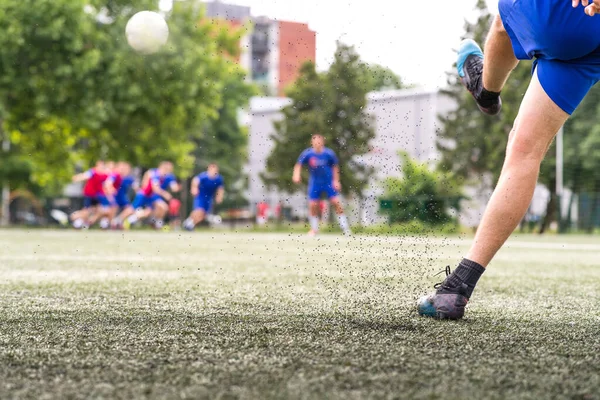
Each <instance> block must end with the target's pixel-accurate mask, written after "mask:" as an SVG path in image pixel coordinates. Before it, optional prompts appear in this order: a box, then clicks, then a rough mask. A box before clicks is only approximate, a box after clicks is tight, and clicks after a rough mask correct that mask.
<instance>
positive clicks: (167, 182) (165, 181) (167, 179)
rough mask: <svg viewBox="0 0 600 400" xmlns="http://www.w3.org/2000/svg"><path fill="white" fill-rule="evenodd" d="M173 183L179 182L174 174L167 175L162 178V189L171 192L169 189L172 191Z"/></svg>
mask: <svg viewBox="0 0 600 400" xmlns="http://www.w3.org/2000/svg"><path fill="white" fill-rule="evenodd" d="M173 182H177V179H175V175H173V174H168V175H165V176H163V177H162V178H160V188H161V189H162V190H169V189H171V183H173Z"/></svg>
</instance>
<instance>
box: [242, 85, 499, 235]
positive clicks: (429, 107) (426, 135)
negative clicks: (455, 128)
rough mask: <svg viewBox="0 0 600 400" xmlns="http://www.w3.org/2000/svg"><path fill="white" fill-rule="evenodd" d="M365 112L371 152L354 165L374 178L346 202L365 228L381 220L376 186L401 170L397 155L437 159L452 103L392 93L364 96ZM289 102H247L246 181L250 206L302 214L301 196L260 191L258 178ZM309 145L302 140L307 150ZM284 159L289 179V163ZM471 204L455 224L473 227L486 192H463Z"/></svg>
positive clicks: (433, 93)
mask: <svg viewBox="0 0 600 400" xmlns="http://www.w3.org/2000/svg"><path fill="white" fill-rule="evenodd" d="M367 100H368V102H367V112H368V113H369V114H370V115H372V116H373V121H374V124H375V126H374V128H375V133H376V135H375V138H374V139H373V140H372V142H371V145H372V147H371V151H370V152H369V153H367V154H366V155H364V156H362V157H361V158H360V159H359V161H361V162H364V163H365V164H367V165H370V166H373V167H374V168H375V175H374V177H373V180H372V183H371V184H370V185H369V188H368V189H367V190H366V191H365V193H364V194H365V199H364V201H363V202H362V203H359V202H358V201H350V202H348V208H349V210H348V214H349V216H350V218H351V219H352V220H353V222H354V223H357V222H361V223H363V224H365V225H370V224H375V223H382V222H385V218H384V217H383V216H381V215H379V213H378V209H379V202H378V197H379V196H380V195H381V194H382V188H381V186H380V184H379V183H380V182H381V181H382V180H383V179H385V178H386V177H389V176H400V174H401V166H400V159H399V156H398V152H399V151H400V150H402V151H406V152H407V153H408V154H409V155H410V156H411V157H412V158H414V159H417V160H419V161H421V162H426V163H431V164H432V166H433V165H434V164H435V163H436V161H437V160H438V156H439V153H438V151H437V146H436V142H437V138H438V130H439V128H440V122H439V115H443V114H444V113H447V112H448V111H449V110H450V109H451V108H452V107H453V102H452V100H451V99H450V98H448V97H446V96H444V95H443V94H442V93H441V92H440V91H438V90H420V89H408V90H392V91H383V92H373V93H370V94H368V99H367ZM288 104H290V100H289V99H287V98H273V97H271V98H264V97H262V98H261V97H256V98H253V99H252V101H251V104H250V118H249V120H248V121H249V123H248V124H249V128H250V137H249V143H248V154H249V159H248V165H247V167H246V172H247V174H248V178H249V189H248V199H249V200H250V202H251V203H252V204H253V205H254V204H257V203H258V202H260V201H266V202H268V203H271V204H276V203H279V202H281V203H283V205H284V207H287V208H288V209H289V212H291V213H292V214H294V215H297V216H299V217H300V218H304V217H306V215H307V200H306V196H305V195H304V193H296V194H293V195H291V196H290V195H287V194H283V193H278V192H277V191H272V190H269V189H268V188H266V187H265V186H264V184H263V182H262V179H261V174H262V173H263V172H264V171H265V166H266V159H267V157H268V155H269V153H270V152H271V149H272V148H273V142H272V140H271V135H273V134H275V130H274V127H273V122H275V121H278V120H280V119H281V117H282V116H281V112H280V111H281V109H282V108H283V107H285V106H286V105H288ZM308 145H309V141H308V138H307V146H308ZM294 161H295V160H290V179H291V170H292V164H293V163H294ZM468 194H469V195H470V196H471V197H472V200H470V201H469V202H466V203H465V204H463V210H464V212H463V213H462V214H461V222H462V223H463V224H464V225H467V226H475V225H476V224H477V223H478V222H479V219H480V215H481V213H482V212H483V207H484V205H485V204H486V203H487V200H488V198H489V195H490V193H478V192H476V191H472V192H469V193H468Z"/></svg>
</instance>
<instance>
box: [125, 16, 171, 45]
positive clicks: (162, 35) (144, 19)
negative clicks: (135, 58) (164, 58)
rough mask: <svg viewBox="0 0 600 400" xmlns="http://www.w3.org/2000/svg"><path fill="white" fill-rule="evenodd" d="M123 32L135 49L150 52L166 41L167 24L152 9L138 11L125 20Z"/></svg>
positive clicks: (167, 35)
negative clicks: (125, 24)
mask: <svg viewBox="0 0 600 400" xmlns="http://www.w3.org/2000/svg"><path fill="white" fill-rule="evenodd" d="M125 34H126V35H127V42H128V43H129V45H130V46H131V47H133V48H134V49H135V51H137V52H140V53H142V54H151V53H155V52H157V51H158V50H159V49H160V48H161V47H162V46H163V45H164V44H165V43H167V39H168V38H169V26H168V25H167V22H166V21H165V19H164V18H163V17H162V15H160V14H158V13H156V12H154V11H140V12H138V13H136V14H134V15H133V16H132V17H131V18H130V19H129V21H127V26H126V27H125Z"/></svg>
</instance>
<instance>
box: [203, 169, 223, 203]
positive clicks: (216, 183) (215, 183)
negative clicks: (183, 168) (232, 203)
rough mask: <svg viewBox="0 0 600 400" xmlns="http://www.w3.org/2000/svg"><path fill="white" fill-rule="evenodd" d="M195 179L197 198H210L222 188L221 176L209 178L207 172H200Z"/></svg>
mask: <svg viewBox="0 0 600 400" xmlns="http://www.w3.org/2000/svg"><path fill="white" fill-rule="evenodd" d="M197 178H198V191H199V194H198V196H199V197H204V198H212V197H213V196H214V195H215V193H217V190H219V188H222V187H223V177H222V176H221V175H217V176H215V177H214V178H211V177H210V176H208V173H207V172H202V173H201V174H198V176H197Z"/></svg>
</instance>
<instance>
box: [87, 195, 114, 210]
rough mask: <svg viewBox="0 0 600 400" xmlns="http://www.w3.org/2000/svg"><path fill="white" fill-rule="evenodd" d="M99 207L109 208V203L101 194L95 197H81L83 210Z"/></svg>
mask: <svg viewBox="0 0 600 400" xmlns="http://www.w3.org/2000/svg"><path fill="white" fill-rule="evenodd" d="M97 205H101V206H102V207H110V201H108V198H107V197H106V196H104V195H103V194H100V195H96V196H83V208H90V207H95V206H97Z"/></svg>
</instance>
